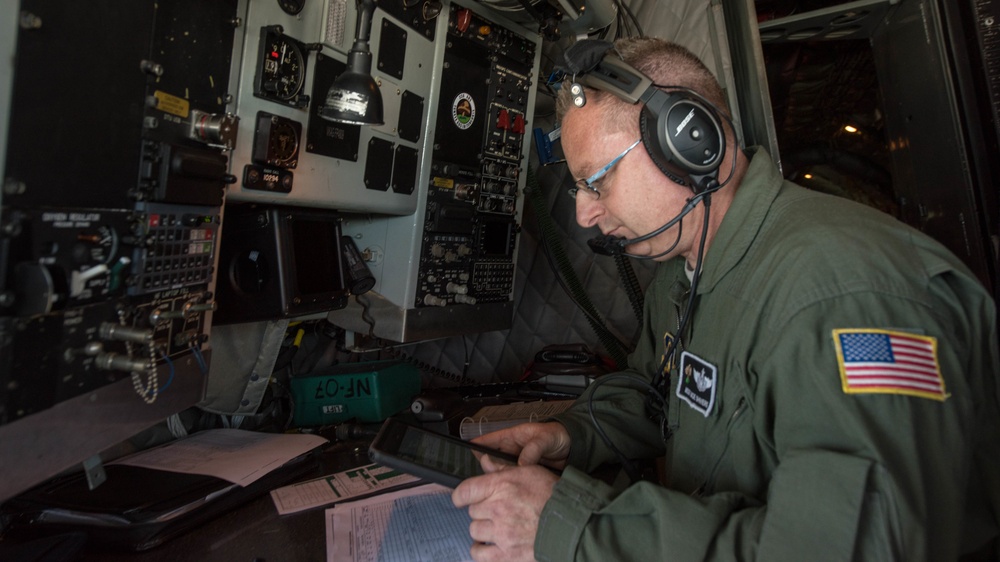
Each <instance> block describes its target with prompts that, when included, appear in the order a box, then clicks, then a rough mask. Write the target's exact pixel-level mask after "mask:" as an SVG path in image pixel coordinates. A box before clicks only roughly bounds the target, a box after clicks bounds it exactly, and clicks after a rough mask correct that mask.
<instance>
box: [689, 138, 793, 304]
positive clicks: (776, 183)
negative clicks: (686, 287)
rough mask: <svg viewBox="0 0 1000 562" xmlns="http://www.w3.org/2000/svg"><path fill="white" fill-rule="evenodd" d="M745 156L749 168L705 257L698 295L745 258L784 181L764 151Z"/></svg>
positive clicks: (753, 149) (754, 150) (756, 148)
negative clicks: (747, 158)
mask: <svg viewBox="0 0 1000 562" xmlns="http://www.w3.org/2000/svg"><path fill="white" fill-rule="evenodd" d="M746 152H747V154H748V155H749V156H750V167H749V168H748V169H747V173H746V175H745V176H743V182H742V183H741V184H740V186H739V189H737V191H736V195H735V197H734V198H733V202H732V204H731V205H730V206H729V210H728V211H727V212H726V216H725V218H724V219H723V220H722V224H720V225H719V231H718V232H717V233H716V234H715V238H714V239H713V241H712V247H711V248H710V249H709V251H708V253H707V254H706V255H705V263H704V265H703V266H702V276H701V279H700V280H699V281H698V294H699V295H701V294H705V293H708V292H711V291H712V289H714V288H715V286H716V284H718V282H719V281H720V280H721V279H722V278H723V277H725V275H726V274H727V273H729V271H731V270H732V269H733V268H734V267H736V265H737V264H738V263H739V262H740V260H741V259H743V256H744V255H746V253H747V250H749V249H750V245H751V244H753V241H754V238H756V236H757V233H758V231H759V230H760V228H761V226H762V225H763V224H764V219H765V218H766V217H767V214H768V212H769V211H770V209H771V204H772V203H773V202H774V200H775V198H776V197H777V196H778V192H779V191H780V190H781V184H782V182H783V181H784V179H783V178H782V177H781V172H780V170H778V167H777V166H775V164H774V161H773V160H771V157H770V155H769V154H768V153H767V150H765V149H764V148H763V147H760V146H754V147H751V148H748V149H747V151H746Z"/></svg>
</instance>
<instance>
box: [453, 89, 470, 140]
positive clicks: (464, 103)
mask: <svg viewBox="0 0 1000 562" xmlns="http://www.w3.org/2000/svg"><path fill="white" fill-rule="evenodd" d="M451 120H452V121H454V122H455V126H456V127H458V128H459V129H462V130H463V131H464V130H465V129H468V128H469V127H471V126H472V123H473V122H474V121H475V120H476V102H474V101H472V96H470V95H469V94H466V93H465V92H463V93H461V94H458V96H457V97H456V98H455V101H454V102H452V104H451Z"/></svg>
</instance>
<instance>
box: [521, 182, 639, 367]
mask: <svg viewBox="0 0 1000 562" xmlns="http://www.w3.org/2000/svg"><path fill="white" fill-rule="evenodd" d="M525 192H526V193H527V194H528V195H530V197H529V198H528V200H529V201H530V202H531V206H532V208H533V209H534V211H535V217H536V221H537V222H538V228H539V230H540V231H541V234H542V244H543V246H544V249H545V251H546V255H547V256H549V257H551V258H552V259H553V260H554V261H555V262H556V264H555V265H556V271H555V273H556V277H557V279H558V280H559V284H560V285H561V286H562V287H563V288H564V290H566V291H567V294H568V295H569V297H570V299H572V300H573V302H574V303H575V304H576V305H577V306H578V307H579V308H580V309H581V310H582V311H583V313H584V316H585V317H586V318H587V322H588V323H589V324H590V327H591V328H592V329H593V330H594V333H595V334H596V335H597V339H599V340H600V342H601V344H602V345H604V349H606V350H607V352H608V355H610V356H611V359H612V360H613V361H614V363H615V365H616V366H617V367H618V368H619V369H622V368H624V367H625V366H626V365H627V364H628V350H627V347H626V345H625V344H624V343H622V342H621V341H620V340H619V339H618V338H616V337H615V336H614V335H613V334H612V333H611V332H610V331H609V330H608V328H607V326H605V325H604V322H603V320H602V319H601V316H600V314H599V313H598V312H597V309H596V308H594V304H593V303H592V302H591V300H590V297H589V296H587V292H586V291H584V289H583V286H582V285H581V284H580V280H579V278H578V277H577V275H576V271H575V270H574V269H573V266H572V265H571V264H570V263H569V258H567V257H566V250H565V248H564V247H563V245H562V243H561V242H560V241H559V237H558V235H557V233H556V228H555V225H554V224H553V221H552V215H551V214H550V213H549V208H548V206H547V205H546V204H545V199H544V195H543V194H542V190H541V189H539V187H538V182H537V181H536V179H535V173H534V169H533V168H532V167H531V166H528V178H527V184H526V187H525ZM563 281H565V283H566V284H565V285H564V284H563Z"/></svg>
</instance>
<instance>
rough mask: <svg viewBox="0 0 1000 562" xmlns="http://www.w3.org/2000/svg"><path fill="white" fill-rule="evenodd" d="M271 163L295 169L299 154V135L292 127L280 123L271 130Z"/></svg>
mask: <svg viewBox="0 0 1000 562" xmlns="http://www.w3.org/2000/svg"><path fill="white" fill-rule="evenodd" d="M268 144H269V145H270V146H269V147H268V148H269V150H268V155H269V156H270V158H269V160H270V163H271V164H273V165H277V166H284V167H295V164H296V163H297V161H296V156H297V155H298V153H299V135H298V132H297V131H296V130H295V128H294V127H292V125H291V124H290V123H288V122H286V121H279V122H277V123H275V124H274V125H273V127H272V128H271V135H270V137H269V138H268Z"/></svg>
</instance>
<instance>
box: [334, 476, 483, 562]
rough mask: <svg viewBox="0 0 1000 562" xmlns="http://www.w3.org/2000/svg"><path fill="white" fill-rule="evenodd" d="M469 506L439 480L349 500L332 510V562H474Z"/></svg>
mask: <svg viewBox="0 0 1000 562" xmlns="http://www.w3.org/2000/svg"><path fill="white" fill-rule="evenodd" d="M471 522H472V518H470V517H469V510H468V508H462V509H458V508H456V507H455V506H454V505H452V503H451V490H450V489H448V488H445V487H444V486H440V485H438V484H425V485H423V486H418V487H416V488H409V489H407V490H400V491H398V492H391V493H388V494H382V495H379V496H376V497H373V498H368V499H364V500H358V501H354V502H347V503H342V504H340V505H337V506H335V507H332V508H330V509H328V510H326V559H327V562H376V561H377V562H442V561H448V562H466V561H470V560H471V557H470V556H469V549H470V548H472V537H471V536H469V524H470V523H471Z"/></svg>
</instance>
